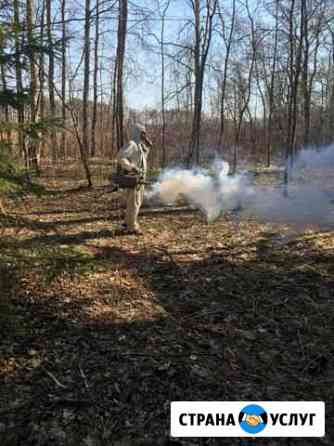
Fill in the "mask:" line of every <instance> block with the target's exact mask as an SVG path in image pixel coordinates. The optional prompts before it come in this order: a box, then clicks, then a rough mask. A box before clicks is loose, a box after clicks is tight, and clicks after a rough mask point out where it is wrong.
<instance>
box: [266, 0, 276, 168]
mask: <svg viewBox="0 0 334 446" xmlns="http://www.w3.org/2000/svg"><path fill="white" fill-rule="evenodd" d="M278 4H279V0H276V6H275V37H274V51H273V62H272V66H271V75H270V84H269V116H268V126H267V167H270V165H271V153H272V131H273V113H274V104H275V101H274V91H275V78H276V64H277V47H278Z"/></svg>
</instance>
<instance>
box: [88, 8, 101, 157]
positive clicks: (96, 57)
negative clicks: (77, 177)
mask: <svg viewBox="0 0 334 446" xmlns="http://www.w3.org/2000/svg"><path fill="white" fill-rule="evenodd" d="M99 14H100V0H96V22H95V46H94V75H93V89H94V91H93V115H92V131H91V153H90V154H91V156H95V154H96V123H97V100H98V96H97V75H98V70H99V39H100V17H99Z"/></svg>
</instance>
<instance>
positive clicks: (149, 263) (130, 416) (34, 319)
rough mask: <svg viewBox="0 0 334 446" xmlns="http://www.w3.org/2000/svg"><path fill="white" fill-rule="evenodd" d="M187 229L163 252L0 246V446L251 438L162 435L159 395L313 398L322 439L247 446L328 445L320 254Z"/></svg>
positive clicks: (159, 247) (85, 238)
mask: <svg viewBox="0 0 334 446" xmlns="http://www.w3.org/2000/svg"><path fill="white" fill-rule="evenodd" d="M153 218H154V217H153ZM157 218H158V217H157ZM159 218H160V220H159V222H157V225H158V227H159V226H161V225H162V224H164V220H163V216H162V217H161V216H160V217H159ZM175 218H176V217H175ZM177 218H181V219H182V216H178V217H177ZM189 221H190V220H187V219H186V220H184V221H183V222H181V223H180V225H181V226H183V227H184V228H185V233H186V235H185V238H184V239H183V241H182V243H179V244H178V243H175V245H173V247H168V248H167V247H166V245H165V244H164V243H162V242H161V240H160V241H159V240H158V239H157V237H155V234H154V228H153V235H152V238H151V239H150V240H145V239H144V240H140V239H138V241H137V239H133V238H130V237H128V238H125V239H124V240H123V241H122V240H120V239H118V240H117V239H115V238H113V233H112V231H109V230H105V231H95V232H94V231H93V232H91V233H89V234H88V233H86V232H85V231H83V232H81V233H78V234H76V235H75V236H72V235H66V234H62V235H61V236H57V235H49V234H47V235H42V236H33V237H30V238H24V239H12V238H6V239H3V240H2V242H1V249H2V251H1V252H2V256H1V268H2V269H1V272H2V275H1V277H2V281H1V282H0V285H1V289H2V292H3V296H5V300H4V302H6V308H7V317H6V323H4V324H2V328H1V329H0V334H1V335H2V343H1V350H0V351H1V363H0V365H1V368H0V380H1V390H0V439H1V446H7V445H8V446H9V445H10V446H15V445H24V446H28V445H34V446H35V445H36V446H37V445H38V446H42V445H43V446H44V445H45V446H46V445H50V444H55V445H71V446H72V445H79V444H80V445H81V444H82V445H88V446H90V445H115V446H125V445H131V446H132V445H135V446H136V445H182V444H184V445H218V444H219V445H220V444H224V445H225V444H226V445H251V444H255V443H253V441H251V440H241V439H234V440H232V439H188V440H181V439H174V440H172V439H169V404H170V401H173V400H311V401H313V400H324V401H326V402H327V414H326V415H327V419H328V422H327V436H326V437H325V438H324V439H258V440H257V441H256V444H257V446H262V445H270V446H276V445H286V446H289V445H303V446H309V445H330V444H332V441H333V438H334V431H333V426H332V423H331V422H330V420H332V419H333V415H334V413H333V406H332V401H333V398H334V386H333V384H334V374H333V365H334V361H333V359H334V358H333V355H334V350H333V341H334V338H333V327H334V315H333V311H332V305H333V289H334V268H333V264H334V254H333V251H332V250H325V249H322V248H319V247H318V246H317V245H316V243H315V240H318V238H317V237H316V238H315V240H314V239H312V237H309V238H308V239H302V238H295V239H293V240H290V241H284V240H282V241H281V242H280V241H278V242H277V240H276V238H275V237H276V236H277V234H268V233H262V234H260V235H256V236H254V237H253V238H252V237H251V236H250V237H249V239H248V241H247V243H245V242H244V241H243V242H242V243H240V240H239V239H236V240H235V242H234V243H232V242H233V240H232V241H231V240H228V241H226V240H224V239H222V238H220V237H219V236H217V240H216V241H214V242H213V241H211V242H210V243H209V244H208V243H205V237H204V236H203V234H202V235H201V234H200V233H199V234H198V237H197V239H196V240H197V241H196V243H197V244H196V243H195V242H194V240H193V239H192V238H191V234H190V232H191V230H193V229H192V228H193V226H191V227H190V226H189V227H188V231H189V235H187V229H186V227H187V225H189ZM146 223H147V224H148V223H149V222H148V221H147V222H146ZM192 224H193V223H192ZM219 225H221V226H222V227H223V226H224V225H225V223H224V222H221V223H218V224H217V228H218V227H220V226H219ZM200 226H201V228H202V229H201V230H203V231H205V227H204V225H202V224H201V225H200ZM227 230H228V228H226V231H227ZM175 231H176V232H177V230H175ZM217 231H218V230H217ZM192 234H193V233H192ZM201 236H202V238H203V240H201ZM328 237H330V234H329V235H328ZM101 241H102V242H103V243H102V244H101ZM116 243H117V244H116ZM64 245H66V246H64ZM198 246H201V249H199V248H198ZM14 254H15V255H14Z"/></svg>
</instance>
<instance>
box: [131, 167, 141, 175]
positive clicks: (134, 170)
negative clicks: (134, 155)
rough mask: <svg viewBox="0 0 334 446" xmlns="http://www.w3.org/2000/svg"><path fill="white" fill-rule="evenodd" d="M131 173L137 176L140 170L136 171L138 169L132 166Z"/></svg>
mask: <svg viewBox="0 0 334 446" xmlns="http://www.w3.org/2000/svg"><path fill="white" fill-rule="evenodd" d="M131 173H135V174H139V173H140V169H138V167H136V166H133V167H132V169H131Z"/></svg>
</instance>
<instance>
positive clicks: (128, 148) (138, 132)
mask: <svg viewBox="0 0 334 446" xmlns="http://www.w3.org/2000/svg"><path fill="white" fill-rule="evenodd" d="M151 148H152V142H151V141H150V139H149V138H148V137H147V135H146V129H145V127H144V126H142V125H140V124H136V125H135V126H134V127H133V129H132V137H131V140H130V141H129V142H128V144H126V145H124V146H123V147H122V148H121V150H120V151H119V152H118V154H117V158H116V159H117V162H118V165H119V167H120V168H121V169H123V170H124V171H125V172H127V173H136V174H139V175H140V176H141V177H142V179H143V181H145V179H146V173H147V157H148V154H149V152H150V149H151ZM144 187H145V186H144V184H139V185H138V186H136V187H134V188H131V189H126V191H125V199H126V211H125V223H124V224H123V227H124V229H125V231H127V232H128V233H131V234H137V235H141V234H142V231H141V230H140V227H139V224H138V214H139V210H140V207H141V205H142V203H143V198H144Z"/></svg>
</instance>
